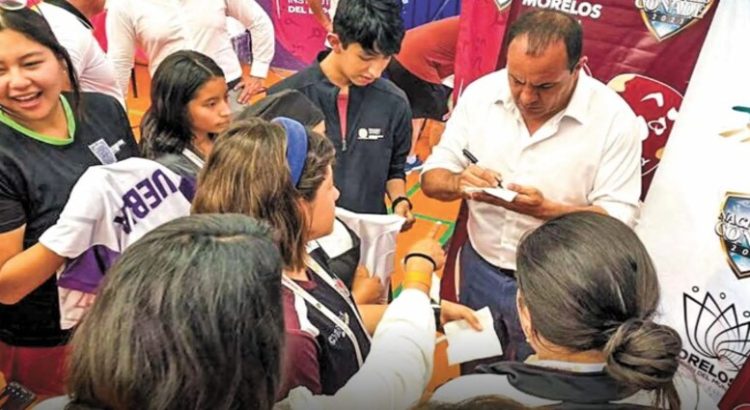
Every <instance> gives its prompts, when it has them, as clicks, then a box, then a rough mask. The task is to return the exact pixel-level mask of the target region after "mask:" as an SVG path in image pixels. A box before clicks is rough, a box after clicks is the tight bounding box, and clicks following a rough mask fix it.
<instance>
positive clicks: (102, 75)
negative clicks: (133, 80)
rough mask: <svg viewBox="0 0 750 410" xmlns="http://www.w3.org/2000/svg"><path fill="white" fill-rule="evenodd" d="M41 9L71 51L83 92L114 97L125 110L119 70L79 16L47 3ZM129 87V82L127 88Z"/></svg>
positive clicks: (56, 34) (69, 51) (57, 35)
mask: <svg viewBox="0 0 750 410" xmlns="http://www.w3.org/2000/svg"><path fill="white" fill-rule="evenodd" d="M37 7H38V8H39V11H40V13H41V14H42V16H43V17H44V19H45V20H47V23H48V24H49V25H50V28H52V33H54V34H55V37H57V41H59V42H60V44H62V46H63V47H65V49H66V50H68V54H70V59H71V60H72V61H73V66H74V67H75V70H76V74H78V80H79V81H80V83H81V90H82V91H93V92H98V93H102V94H107V95H110V96H112V97H114V98H115V99H116V100H117V101H119V102H120V104H122V105H123V107H124V106H125V99H124V98H123V93H122V90H121V87H120V85H119V84H118V83H117V79H116V78H115V68H114V66H113V65H112V62H111V61H109V59H108V58H107V55H106V54H105V53H104V51H102V49H101V47H100V46H99V43H98V42H97V41H96V38H94V34H93V33H92V32H91V31H90V30H89V29H87V28H86V27H84V25H83V24H81V22H80V21H79V20H78V18H77V17H76V16H74V15H73V14H71V13H69V12H68V11H67V10H65V9H63V8H60V7H57V6H55V5H52V4H49V3H44V2H42V3H39V4H38V5H37ZM127 86H128V83H127V82H126V83H125V84H124V87H125V88H127Z"/></svg>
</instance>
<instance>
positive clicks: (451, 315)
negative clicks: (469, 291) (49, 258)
mask: <svg viewBox="0 0 750 410" xmlns="http://www.w3.org/2000/svg"><path fill="white" fill-rule="evenodd" d="M461 319H463V320H466V321H467V322H468V323H469V325H470V326H471V327H472V328H474V330H477V331H481V330H482V325H481V324H480V323H479V319H478V318H477V315H476V312H474V311H473V310H472V309H470V308H468V307H466V306H464V305H460V304H458V303H453V302H448V301H447V300H442V301H440V324H441V325H445V324H446V323H448V322H453V321H454V320H461Z"/></svg>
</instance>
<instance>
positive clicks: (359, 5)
mask: <svg viewBox="0 0 750 410" xmlns="http://www.w3.org/2000/svg"><path fill="white" fill-rule="evenodd" d="M333 32H334V33H336V34H338V36H339V39H341V44H342V45H343V46H344V47H347V46H348V45H349V44H352V43H359V45H361V46H362V48H363V49H364V50H365V51H367V52H368V53H372V54H382V55H384V56H392V55H394V54H397V53H398V52H399V51H400V50H401V40H402V39H403V38H404V20H403V18H402V17H401V0H341V2H340V3H339V5H338V7H337V8H336V16H335V17H334V18H333Z"/></svg>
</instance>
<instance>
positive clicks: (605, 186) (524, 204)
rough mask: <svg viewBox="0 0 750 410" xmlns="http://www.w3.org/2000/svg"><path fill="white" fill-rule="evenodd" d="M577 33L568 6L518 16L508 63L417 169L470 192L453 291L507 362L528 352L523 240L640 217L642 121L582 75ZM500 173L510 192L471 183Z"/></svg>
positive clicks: (466, 102) (443, 187)
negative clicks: (489, 327)
mask: <svg viewBox="0 0 750 410" xmlns="http://www.w3.org/2000/svg"><path fill="white" fill-rule="evenodd" d="M582 38H583V33H582V28H581V26H580V24H579V23H578V22H577V21H575V20H574V19H572V18H571V17H569V16H567V15H565V14H563V13H559V12H556V11H546V10H545V11H534V12H531V13H528V14H525V15H523V16H521V17H520V18H519V19H518V20H517V21H516V22H514V23H513V25H512V26H511V27H510V30H509V32H508V40H507V41H508V47H507V50H508V51H507V67H506V68H505V69H503V70H500V71H498V72H495V73H491V74H489V75H487V76H485V77H483V78H480V79H479V80H477V81H475V82H474V83H473V84H472V85H471V86H469V87H468V88H467V89H466V91H465V92H464V94H463V95H462V97H461V99H460V100H459V103H458V105H457V107H456V109H455V111H454V112H453V115H452V116H451V119H450V120H449V121H448V124H447V126H446V130H445V133H444V134H443V136H442V139H441V141H440V144H439V145H438V146H436V147H435V149H434V150H433V153H432V155H431V157H430V158H429V159H428V160H427V162H426V164H425V167H424V171H423V173H422V189H423V190H424V192H425V194H427V195H428V196H430V197H432V198H437V199H440V200H445V201H450V200H455V199H458V198H465V199H467V200H468V207H469V217H468V225H467V226H468V233H469V241H468V242H467V243H466V244H465V245H464V246H463V248H462V249H461V256H460V258H461V259H460V261H461V273H462V274H461V283H460V295H459V298H460V301H461V303H462V304H465V305H467V306H469V307H471V308H473V309H479V308H482V307H484V306H488V305H489V306H490V309H491V311H492V313H493V317H494V319H495V327H496V330H497V331H498V335H499V337H500V340H501V342H502V344H503V348H504V356H503V357H504V359H506V360H524V359H525V358H526V356H528V355H529V354H530V353H531V348H530V346H529V345H528V344H527V343H526V342H525V337H524V335H523V332H522V330H521V327H520V323H519V321H518V312H517V311H516V306H515V294H516V290H517V286H516V282H515V278H514V272H515V269H516V261H515V253H516V247H517V245H518V243H519V241H520V238H521V237H522V236H523V235H524V234H525V233H526V232H528V231H530V230H532V229H534V228H535V227H537V226H539V225H540V224H541V223H542V222H543V221H544V220H547V219H550V218H554V217H555V216H558V215H562V214H565V213H569V212H575V211H581V210H588V211H594V212H601V213H606V214H609V215H612V216H614V217H616V218H618V219H620V220H622V221H623V222H625V223H627V224H629V225H631V226H632V225H633V224H634V223H635V220H636V218H637V211H638V197H639V194H640V188H641V185H640V157H641V142H640V138H639V136H638V135H639V134H638V125H637V124H638V123H637V120H636V117H635V114H633V112H632V110H631V109H630V108H629V107H628V105H627V104H626V103H625V101H624V100H622V99H621V98H620V97H619V96H617V94H616V93H615V92H614V91H612V90H610V89H608V88H607V87H606V86H605V85H604V84H602V83H601V82H599V81H597V80H595V79H593V78H591V77H589V76H587V75H586V74H585V73H581V68H582V66H583V65H584V64H585V62H586V57H584V56H582V54H581V53H582V45H583V44H582V43H583V40H582ZM464 150H467V151H468V152H469V154H465V153H464ZM472 154H473V157H475V158H474V159H475V160H477V162H476V163H473V162H474V161H473V160H471V159H470V158H468V157H470V156H472ZM498 181H502V186H503V187H504V188H507V189H510V190H512V191H516V192H517V196H516V197H515V199H513V200H512V201H504V200H502V199H499V198H497V197H495V196H492V195H489V194H487V193H483V192H480V193H478V192H474V193H467V192H466V189H467V188H484V187H496V186H498ZM467 370H468V369H467Z"/></svg>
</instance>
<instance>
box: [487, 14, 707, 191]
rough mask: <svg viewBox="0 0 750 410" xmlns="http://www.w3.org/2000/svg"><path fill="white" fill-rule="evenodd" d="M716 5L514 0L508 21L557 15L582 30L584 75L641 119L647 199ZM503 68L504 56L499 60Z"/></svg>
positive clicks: (644, 183) (643, 170)
mask: <svg viewBox="0 0 750 410" xmlns="http://www.w3.org/2000/svg"><path fill="white" fill-rule="evenodd" d="M716 3H718V0H630V1H623V0H585V1H557V0H513V5H512V6H511V10H510V20H511V21H513V20H515V19H516V18H518V16H519V15H520V14H521V13H524V12H526V11H529V10H534V9H547V10H558V11H562V12H565V13H568V14H570V15H571V16H573V17H575V18H576V19H578V20H579V21H580V22H581V24H582V25H583V30H584V31H583V32H584V46H583V49H584V54H585V55H586V56H588V58H589V59H588V67H587V69H588V71H589V72H590V73H591V74H592V75H593V76H594V77H596V78H597V79H599V80H600V81H602V82H604V83H605V84H609V85H610V86H611V87H612V88H613V89H615V90H616V91H617V92H618V93H620V95H622V96H623V98H625V100H626V101H627V102H628V103H629V104H630V106H631V108H633V111H635V113H636V115H638V116H639V117H641V118H642V119H643V123H644V127H643V132H642V136H641V137H642V138H643V158H642V161H641V170H642V174H643V179H642V182H643V188H642V195H641V199H643V198H645V196H646V193H647V192H648V188H649V186H650V184H651V180H652V178H653V176H654V174H655V172H656V169H657V167H658V165H659V161H660V158H661V154H662V153H663V148H664V145H665V144H666V142H667V140H668V138H669V135H670V132H671V130H672V126H673V125H674V120H675V119H676V118H677V113H678V112H679V109H680V103H681V102H682V96H683V95H684V93H685V89H686V88H687V85H688V83H689V81H690V76H691V74H692V72H693V67H694V66H695V61H696V59H697V58H698V53H699V52H700V50H701V46H702V45H703V40H704V38H705V36H706V32H707V30H708V27H709V25H710V24H711V19H712V17H713V14H714V12H715V10H716V7H715V5H716ZM501 61H502V65H503V66H504V65H505V61H504V56H502V58H501Z"/></svg>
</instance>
